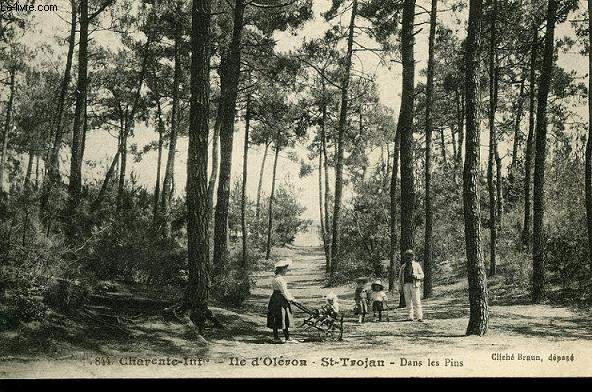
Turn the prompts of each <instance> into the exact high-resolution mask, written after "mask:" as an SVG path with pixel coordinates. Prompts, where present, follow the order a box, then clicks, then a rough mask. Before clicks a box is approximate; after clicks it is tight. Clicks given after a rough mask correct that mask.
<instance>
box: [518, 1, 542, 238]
mask: <svg viewBox="0 0 592 392" xmlns="http://www.w3.org/2000/svg"><path fill="white" fill-rule="evenodd" d="M532 8H533V18H534V12H535V2H534V0H532ZM537 55H538V23H537V22H536V21H535V20H534V19H533V22H532V48H531V53H530V64H529V67H530V69H529V88H528V97H529V98H528V100H529V105H528V106H529V107H528V112H529V115H528V136H527V138H526V151H525V156H524V220H523V223H522V235H521V242H522V245H523V246H525V247H527V248H529V247H530V243H531V241H530V239H531V232H530V230H531V217H532V215H531V213H532V208H531V196H530V195H531V193H530V192H531V183H532V165H533V158H534V149H535V145H534V129H535V124H536V123H535V116H536V106H535V103H536V61H537Z"/></svg>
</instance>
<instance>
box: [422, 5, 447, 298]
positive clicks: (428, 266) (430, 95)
mask: <svg viewBox="0 0 592 392" xmlns="http://www.w3.org/2000/svg"><path fill="white" fill-rule="evenodd" d="M437 12H438V0H432V9H431V11H430V35H429V39H428V75H427V87H426V120H425V121H426V152H425V240H424V244H425V245H424V246H425V251H424V267H423V269H424V274H425V277H424V282H423V296H424V297H425V298H429V297H431V296H432V264H433V260H432V257H433V252H432V243H433V224H434V212H433V211H432V189H431V183H432V133H433V128H434V125H433V120H432V111H433V110H434V41H435V38H436V21H437ZM453 138H454V137H453Z"/></svg>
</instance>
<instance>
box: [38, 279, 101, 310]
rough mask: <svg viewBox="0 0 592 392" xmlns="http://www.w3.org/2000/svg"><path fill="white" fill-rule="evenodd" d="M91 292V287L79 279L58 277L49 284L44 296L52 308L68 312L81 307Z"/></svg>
mask: <svg viewBox="0 0 592 392" xmlns="http://www.w3.org/2000/svg"><path fill="white" fill-rule="evenodd" d="M89 292H90V290H89V287H88V286H87V285H85V284H82V283H81V282H80V281H78V280H74V281H72V280H67V279H62V278H57V279H55V280H54V281H52V282H51V283H50V284H49V285H48V286H47V288H46V289H45V292H44V293H43V298H44V301H45V303H46V304H47V305H49V306H51V307H52V308H54V309H57V310H61V311H65V312H68V311H70V310H72V309H76V308H78V307H80V306H81V305H82V304H83V303H84V302H85V301H86V299H87V298H88V294H89Z"/></svg>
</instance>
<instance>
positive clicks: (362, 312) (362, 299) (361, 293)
mask: <svg viewBox="0 0 592 392" xmlns="http://www.w3.org/2000/svg"><path fill="white" fill-rule="evenodd" d="M356 282H357V284H358V285H357V287H356V291H355V293H354V300H355V301H356V310H355V313H356V314H357V315H358V323H360V324H361V323H363V322H364V317H366V314H367V313H368V289H367V288H366V283H367V282H368V279H366V278H358V279H356Z"/></svg>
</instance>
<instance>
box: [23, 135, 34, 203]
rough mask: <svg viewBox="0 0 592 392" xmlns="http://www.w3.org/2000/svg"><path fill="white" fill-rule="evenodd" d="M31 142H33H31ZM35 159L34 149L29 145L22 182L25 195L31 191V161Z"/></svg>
mask: <svg viewBox="0 0 592 392" xmlns="http://www.w3.org/2000/svg"><path fill="white" fill-rule="evenodd" d="M31 144H33V142H31ZM34 161H35V149H34V148H33V147H32V146H31V147H30V148H29V156H28V159H27V170H26V171H25V180H24V182H23V189H24V191H25V193H26V194H27V195H29V192H30V191H31V175H32V174H33V162H34Z"/></svg>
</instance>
